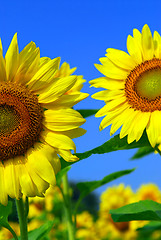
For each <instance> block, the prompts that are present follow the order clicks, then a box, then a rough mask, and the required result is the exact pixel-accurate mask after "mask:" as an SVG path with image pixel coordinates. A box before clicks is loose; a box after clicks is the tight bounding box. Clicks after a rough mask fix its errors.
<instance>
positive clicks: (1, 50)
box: [0, 38, 3, 55]
mask: <svg viewBox="0 0 161 240" xmlns="http://www.w3.org/2000/svg"><path fill="white" fill-rule="evenodd" d="M0 54H2V55H3V48H2V41H1V38H0Z"/></svg>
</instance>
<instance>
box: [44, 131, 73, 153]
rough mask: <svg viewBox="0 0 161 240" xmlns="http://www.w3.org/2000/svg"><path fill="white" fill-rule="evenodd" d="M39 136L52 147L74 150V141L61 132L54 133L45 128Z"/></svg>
mask: <svg viewBox="0 0 161 240" xmlns="http://www.w3.org/2000/svg"><path fill="white" fill-rule="evenodd" d="M41 137H42V138H43V139H44V141H45V142H46V143H48V144H49V145H50V146H52V147H55V148H62V149H65V150H69V149H71V150H74V151H76V146H75V144H74V142H73V141H72V140H71V139H70V138H69V137H67V136H65V135H63V134H60V133H55V132H52V131H49V130H47V129H45V130H44V131H43V132H42V133H41Z"/></svg>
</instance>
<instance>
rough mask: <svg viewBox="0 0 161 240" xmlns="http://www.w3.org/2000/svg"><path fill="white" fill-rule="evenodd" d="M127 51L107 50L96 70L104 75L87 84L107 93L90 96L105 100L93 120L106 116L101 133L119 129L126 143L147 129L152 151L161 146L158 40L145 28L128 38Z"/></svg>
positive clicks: (160, 54) (160, 45)
mask: <svg viewBox="0 0 161 240" xmlns="http://www.w3.org/2000/svg"><path fill="white" fill-rule="evenodd" d="M127 50H128V52H129V54H127V53H126V52H124V51H120V50H116V49H112V48H109V49H107V54H106V57H103V58H100V62H101V63H102V65H99V64H95V66H96V68H97V69H98V70H99V71H100V72H101V73H103V74H104V75H105V77H101V78H98V79H95V80H92V81H90V84H91V85H92V86H94V87H96V88H98V87H99V88H100V87H101V88H105V89H106V90H104V91H101V92H98V93H96V94H94V95H93V98H95V99H99V100H104V101H105V106H104V107H103V108H102V109H100V110H99V111H98V112H97V114H96V117H102V116H105V117H104V119H103V120H102V122H101V124H100V130H102V129H104V128H105V127H107V126H109V125H110V124H112V126H111V131H110V134H111V135H112V134H114V133H115V132H116V131H117V130H118V129H119V128H120V127H121V126H122V128H121V132H120V138H123V137H125V136H126V135H128V138H127V140H128V143H131V142H133V141H134V140H136V141H138V140H139V139H140V138H141V136H142V134H143V131H144V130H145V129H146V132H147V136H148V139H149V141H150V144H151V145H152V147H154V146H155V145H156V144H157V143H160V142H161V124H160V122H161V37H160V35H159V33H158V32H156V31H155V32H154V35H153V37H152V34H151V31H150V29H149V27H148V25H144V27H143V29H142V33H140V32H139V31H138V30H137V29H134V30H133V37H132V36H130V35H129V36H128V38H127Z"/></svg>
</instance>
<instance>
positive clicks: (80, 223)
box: [76, 211, 99, 240]
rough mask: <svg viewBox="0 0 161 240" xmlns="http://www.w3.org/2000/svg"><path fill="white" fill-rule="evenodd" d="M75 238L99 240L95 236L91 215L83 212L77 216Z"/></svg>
mask: <svg viewBox="0 0 161 240" xmlns="http://www.w3.org/2000/svg"><path fill="white" fill-rule="evenodd" d="M76 227H77V231H76V237H77V238H78V239H82V240H99V238H98V237H97V235H96V231H95V226H94V221H93V217H92V215H91V214H90V213H89V212H87V211H84V212H82V213H80V214H77V217H76Z"/></svg>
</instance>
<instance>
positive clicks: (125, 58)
mask: <svg viewBox="0 0 161 240" xmlns="http://www.w3.org/2000/svg"><path fill="white" fill-rule="evenodd" d="M106 51H107V54H106V56H107V57H108V58H109V59H110V60H111V61H112V62H113V63H114V64H116V65H117V66H119V67H121V68H124V69H127V70H131V69H132V68H134V67H135V65H136V63H135V61H134V60H133V58H132V57H131V56H130V55H128V54H127V53H126V52H124V51H121V50H118V49H113V48H108V49H107V50H106Z"/></svg>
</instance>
